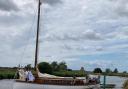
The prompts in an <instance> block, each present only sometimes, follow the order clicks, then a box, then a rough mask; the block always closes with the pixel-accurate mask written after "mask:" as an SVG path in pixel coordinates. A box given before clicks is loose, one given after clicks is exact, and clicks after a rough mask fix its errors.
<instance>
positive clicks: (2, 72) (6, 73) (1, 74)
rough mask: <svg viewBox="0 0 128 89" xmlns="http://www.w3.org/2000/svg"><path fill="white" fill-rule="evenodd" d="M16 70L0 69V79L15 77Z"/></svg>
mask: <svg viewBox="0 0 128 89" xmlns="http://www.w3.org/2000/svg"><path fill="white" fill-rule="evenodd" d="M15 72H16V69H10V68H6V69H0V79H13V78H14V76H15Z"/></svg>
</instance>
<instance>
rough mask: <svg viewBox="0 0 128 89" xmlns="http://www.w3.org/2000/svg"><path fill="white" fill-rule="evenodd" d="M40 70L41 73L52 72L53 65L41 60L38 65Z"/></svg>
mask: <svg viewBox="0 0 128 89" xmlns="http://www.w3.org/2000/svg"><path fill="white" fill-rule="evenodd" d="M38 68H39V71H40V72H41V73H48V74H52V67H51V65H50V64H49V63H47V62H41V63H39V65H38Z"/></svg>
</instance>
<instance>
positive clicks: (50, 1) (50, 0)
mask: <svg viewBox="0 0 128 89" xmlns="http://www.w3.org/2000/svg"><path fill="white" fill-rule="evenodd" d="M41 2H42V3H46V4H49V5H56V4H58V3H62V1H61V0H41Z"/></svg>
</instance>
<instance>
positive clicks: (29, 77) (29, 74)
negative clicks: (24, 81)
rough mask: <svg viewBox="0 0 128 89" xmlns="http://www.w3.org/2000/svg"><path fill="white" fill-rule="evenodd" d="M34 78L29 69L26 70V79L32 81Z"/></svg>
mask: <svg viewBox="0 0 128 89" xmlns="http://www.w3.org/2000/svg"><path fill="white" fill-rule="evenodd" d="M34 80H35V77H34V76H33V74H32V72H31V71H28V81H29V82H33V81H34Z"/></svg>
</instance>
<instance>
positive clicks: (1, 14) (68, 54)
mask: <svg viewBox="0 0 128 89" xmlns="http://www.w3.org/2000/svg"><path fill="white" fill-rule="evenodd" d="M37 1H38V0H0V61H1V62H0V66H17V65H18V64H21V65H25V64H34V52H35V36H36V21H37V4H38V3H37ZM40 25H41V26H40V30H41V31H40V54H39V61H40V62H41V61H47V62H52V61H58V62H60V61H65V62H67V64H68V65H69V68H73V69H80V67H81V66H84V67H85V69H87V70H92V69H94V68H95V67H101V68H103V69H105V68H111V69H114V68H118V69H119V70H121V71H124V70H128V66H127V65H128V1H127V0H42V5H41V23H40Z"/></svg>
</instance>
